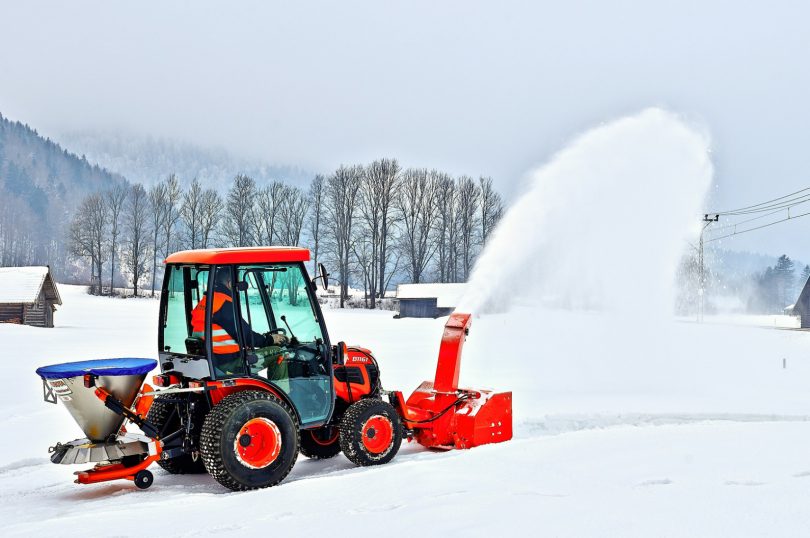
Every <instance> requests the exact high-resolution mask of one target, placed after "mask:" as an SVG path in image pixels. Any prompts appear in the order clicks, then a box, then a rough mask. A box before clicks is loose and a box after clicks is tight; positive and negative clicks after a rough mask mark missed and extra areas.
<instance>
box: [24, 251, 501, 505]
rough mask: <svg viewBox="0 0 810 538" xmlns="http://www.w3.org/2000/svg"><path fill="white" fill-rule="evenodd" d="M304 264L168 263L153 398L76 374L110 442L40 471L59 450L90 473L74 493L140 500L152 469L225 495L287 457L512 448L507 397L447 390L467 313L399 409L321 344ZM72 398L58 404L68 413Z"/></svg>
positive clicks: (275, 258) (356, 357)
mask: <svg viewBox="0 0 810 538" xmlns="http://www.w3.org/2000/svg"><path fill="white" fill-rule="evenodd" d="M308 260H309V251H308V250H307V249H304V248H292V247H257V248H239V249H211V250H192V251H185V252H178V253H175V254H172V255H171V256H169V257H168V258H167V259H166V262H165V263H166V270H165V276H164V280H163V288H162V293H161V299H160V320H159V325H158V362H159V364H160V371H161V373H160V374H158V375H155V376H154V384H155V385H157V387H156V388H154V389H153V388H152V387H150V386H149V385H144V386H143V387H142V388H141V390H140V392H139V396H138V397H137V398H135V399H133V398H134V396H133V397H129V396H123V395H122V394H123V393H122V392H121V391H120V389H119V388H117V386H116V382H115V379H116V378H115V377H114V376H113V375H105V373H107V372H112V370H98V369H93V368H86V369H84V370H82V371H83V372H85V374H84V379H83V386H84V387H85V388H87V389H92V390H93V392H94V395H95V398H92V399H93V400H94V401H95V402H96V405H98V404H99V403H100V402H103V404H104V406H103V407H104V412H105V413H107V414H110V413H113V414H115V415H117V416H120V417H122V418H121V422H119V429H118V430H116V431H115V435H114V436H113V435H109V436H108V437H107V438H105V439H93V438H92V437H91V435H90V434H89V433H88V439H84V440H80V441H76V442H73V443H72V444H70V443H68V444H65V445H61V444H59V445H57V446H56V447H54V449H53V452H54V456H52V460H54V461H55V462H57V463H64V460H65V456H66V455H67V454H70V453H71V452H70V451H71V450H72V451H73V452H77V451H78V450H79V448H76V447H84V449H86V451H87V454H89V455H88V456H87V457H86V458H85V461H96V462H98V463H99V464H98V465H97V466H96V467H95V468H93V469H91V470H89V471H84V472H80V473H77V474H78V480H77V482H80V483H91V482H99V481H104V480H111V479H117V478H128V479H131V480H135V483H136V484H137V485H138V486H139V487H148V486H149V485H150V484H151V483H152V475H151V473H149V471H147V470H146V467H148V466H149V465H150V464H151V463H152V462H154V461H156V462H157V463H158V465H160V466H161V467H163V468H164V469H165V470H167V471H168V472H170V473H203V472H208V473H209V474H210V475H211V476H213V477H214V478H215V479H216V480H217V481H218V482H219V483H221V484H222V485H224V486H225V487H227V488H230V489H232V490H247V489H254V488H263V487H268V486H273V485H275V484H278V483H279V482H281V481H282V480H283V479H284V477H286V476H287V474H288V473H289V472H290V470H291V469H292V467H293V465H294V463H295V461H296V458H297V456H298V453H299V452H300V453H301V454H303V455H305V456H307V457H309V458H316V459H320V458H331V457H333V456H336V455H337V454H339V453H340V452H343V453H344V454H345V456H346V457H347V458H348V459H349V460H350V461H352V462H353V463H355V464H357V465H379V464H383V463H387V462H388V461H390V460H391V459H392V458H393V457H394V456H395V455H396V454H397V451H398V450H399V447H400V444H401V442H402V439H403V438H407V439H409V440H411V439H415V440H416V441H418V442H419V443H421V444H422V445H425V446H427V447H436V448H470V447H474V446H477V445H482V444H486V443H494V442H501V441H506V440H509V439H511V437H512V410H511V393H497V394H496V393H492V392H489V391H484V390H470V389H460V388H459V387H458V376H459V367H460V358H461V350H462V345H463V343H464V339H465V336H466V335H467V334H468V332H469V326H470V315H469V314H458V313H457V314H453V315H451V316H450V318H449V319H448V321H447V324H446V326H445V329H444V335H443V336H442V343H441V347H440V351H439V362H438V367H437V370H436V376H435V381H434V382H425V383H423V384H422V385H421V386H420V387H419V388H418V389H417V390H416V391H415V392H414V393H413V394H412V395H411V396H410V398H408V399H407V401H406V400H405V399H404V398H403V395H402V393H401V392H399V391H387V390H385V389H383V385H382V383H381V380H380V369H379V365H378V363H377V361H376V359H375V358H374V356H373V355H372V354H371V352H370V351H369V350H368V349H365V348H362V347H357V346H348V345H346V344H344V343H343V342H340V341H339V342H333V341H332V340H331V339H330V335H329V333H328V332H327V328H326V325H325V324H324V318H323V314H322V313H321V308H320V305H319V303H318V301H317V297H316V290H317V286H316V283H317V281H319V280H320V281H321V282H322V283H323V285H324V287H325V286H326V282H327V277H328V275H327V273H326V271H325V269H324V268H323V266H322V265H321V266H319V274H318V275H317V276H316V277H315V278H314V279H310V277H309V276H308V274H307V270H306V267H305V264H304V262H306V261H308ZM49 368H50V367H49ZM41 370H42V369H41ZM62 371H67V370H62ZM120 371H121V372H124V370H120ZM133 371H134V370H133ZM133 371H128V372H129V373H132V372H133ZM74 373H75V372H74ZM124 373H126V372H124ZM40 375H43V374H40ZM60 375H61V374H60ZM65 375H66V374H65ZM51 377H53V376H51ZM139 379H140V380H142V379H143V377H140V378H139ZM43 380H44V381H43V382H44V383H45V387H46V388H45V390H46V392H47V390H48V387H49V386H50V387H51V388H52V389H57V387H58V388H59V390H66V389H64V387H62V386H61V385H58V382H59V380H56V381H54V380H53V379H45V375H43ZM140 380H139V381H137V382H136V386H137V384H140V382H141V381H140ZM61 381H62V384H63V385H64V384H66V383H68V384H69V381H70V380H69V379H62V380H61ZM46 382H47V383H46ZM119 384H120V382H119ZM74 390H79V389H74ZM116 390H118V391H119V392H118V393H116ZM59 394H61V393H59ZM77 396H80V395H74V397H73V398H72V400H71V401H70V402H66V405H68V403H70V404H72V405H74V406H77V405H78V404H77V403H76V402H78V401H79V398H77ZM68 399H71V397H68ZM54 400H55V397H54ZM63 400H64V398H63ZM82 405H84V404H82ZM69 409H71V413H73V414H74V417H75V418H76V419H77V421H79V422H80V424H82V427H83V428H84V429H85V432H86V433H87V432H88V428H87V427H85V425H84V424H83V423H82V421H80V420H79V417H78V416H77V414H78V415H83V416H84V417H85V418H86V417H87V416H91V413H90V412H89V411H87V410H86V409H85V410H80V411H79V412H78V413H77V412H74V411H73V409H72V408H71V407H70V406H69ZM124 418H127V419H129V420H130V421H131V422H133V423H134V424H136V425H138V426H139V427H140V428H141V430H142V431H143V432H144V434H145V437H140V438H138V440H137V442H138V443H140V445H137V446H139V447H141V448H140V449H138V448H129V449H126V447H127V446H130V445H131V444H132V443H135V442H136V441H133V439H134V438H133V437H132V435H131V434H130V435H129V437H126V436H127V435H128V434H126V430H125V427H124V426H121V425H120V424H121V423H123V419H124ZM85 422H88V421H87V420H85ZM89 422H93V421H92V420H91V421H89ZM83 442H86V443H84V444H82V443H83ZM112 445H115V448H116V450H118V452H120V453H121V454H122V455H121V456H120V457H117V456H116V457H104V456H99V457H101V458H104V459H103V460H99V459H98V458H96V459H94V458H93V457H92V454H94V452H93V449H98V448H99V447H101V448H104V449H105V451H106V453H107V454H109V453H111V452H112V451H111V450H110V448H112ZM88 447H89V448H88ZM127 450H128V451H127ZM118 452H115V454H118ZM82 458H83V456H81V455H78V456H76V455H71V456H70V457H69V458H68V460H71V461H77V462H81V461H79V460H81V459H82ZM57 460H59V461H57Z"/></svg>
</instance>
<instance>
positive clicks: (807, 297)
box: [790, 280, 810, 329]
mask: <svg viewBox="0 0 810 538" xmlns="http://www.w3.org/2000/svg"><path fill="white" fill-rule="evenodd" d="M790 313H791V314H792V315H794V316H799V318H800V319H801V328H802V329H808V328H810V280H808V281H807V282H806V283H805V284H804V288H802V292H801V293H800V294H799V298H798V299H797V300H796V304H794V305H793V308H792V309H791V312H790Z"/></svg>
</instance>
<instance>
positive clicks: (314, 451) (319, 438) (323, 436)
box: [301, 426, 340, 460]
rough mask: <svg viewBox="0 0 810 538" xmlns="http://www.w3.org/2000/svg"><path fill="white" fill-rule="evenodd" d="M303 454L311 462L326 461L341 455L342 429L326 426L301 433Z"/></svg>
mask: <svg viewBox="0 0 810 538" xmlns="http://www.w3.org/2000/svg"><path fill="white" fill-rule="evenodd" d="M301 454H303V455H304V456H306V457H308V458H309V459H311V460H326V459H329V458H334V457H335V456H337V455H338V454H340V428H338V427H337V426H324V427H322V428H316V429H314V430H304V431H302V432H301Z"/></svg>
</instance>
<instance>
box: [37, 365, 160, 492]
mask: <svg viewBox="0 0 810 538" xmlns="http://www.w3.org/2000/svg"><path fill="white" fill-rule="evenodd" d="M155 366H157V361H154V360H152V359H131V358H130V359H102V360H93V361H81V362H68V363H63V364H54V365H51V366H43V367H42V368H38V369H37V374H38V375H39V376H40V377H41V378H42V389H43V397H44V399H45V401H46V402H49V403H53V404H55V403H56V402H57V399H59V400H61V401H62V403H63V404H64V405H65V407H66V408H67V410H68V411H69V412H70V414H71V416H73V419H74V420H75V421H76V423H77V424H78V425H79V427H80V428H81V429H82V431H83V432H84V434H85V436H86V437H85V438H84V439H77V440H75V441H71V442H69V443H64V444H63V443H57V444H56V446H54V447H51V449H50V452H51V461H52V462H53V463H58V464H65V465H67V464H73V463H90V462H93V463H99V465H97V466H96V467H95V468H93V469H90V470H88V471H80V472H77V473H76V475H77V476H78V478H77V480H76V482H78V483H82V484H89V483H93V482H102V481H106V480H113V479H117V478H126V479H129V480H134V481H135V483H136V485H138V487H141V488H143V487H148V486H149V485H150V484H151V483H152V474H151V473H150V472H149V471H146V470H145V469H146V467H148V466H149V465H150V464H151V463H152V462H153V461H155V460H156V459H157V457H158V454H159V452H160V448H159V444H158V443H156V442H155V440H154V439H152V438H150V437H146V436H143V435H133V434H128V433H126V430H125V429H124V428H123V423H124V420H125V419H127V418H130V419H131V420H133V421H134V422H136V423H137V422H142V421H141V417H140V416H139V415H138V412H137V411H136V412H133V411H131V410H130V408H131V407H132V406H133V404H136V409H139V410H140V412H141V413H143V415H145V412H146V410H147V409H148V407H149V404H150V403H151V399H150V398H149V397H146V398H141V397H140V395H139V391H140V390H141V385H142V384H143V381H144V378H145V377H146V374H147V373H148V372H149V371H150V370H152V369H154V368H155ZM144 387H145V388H146V389H147V390H151V388H150V387H149V385H144ZM136 400H138V402H136ZM145 429H146V430H148V429H149V428H145ZM150 433H154V432H150ZM102 462H118V463H115V464H110V463H106V464H105V463H102Z"/></svg>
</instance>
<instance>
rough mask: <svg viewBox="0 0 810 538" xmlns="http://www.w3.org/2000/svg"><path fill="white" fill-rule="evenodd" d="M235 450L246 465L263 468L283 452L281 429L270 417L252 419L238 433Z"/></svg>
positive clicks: (241, 461) (238, 457) (234, 445)
mask: <svg viewBox="0 0 810 538" xmlns="http://www.w3.org/2000/svg"><path fill="white" fill-rule="evenodd" d="M233 450H234V452H235V453H236V459H238V460H239V462H240V463H241V464H242V465H244V466H245V467H250V468H251V469H262V468H264V467H267V466H268V465H270V464H271V463H273V462H274V461H276V458H277V457H278V455H279V453H280V452H281V431H280V430H279V429H278V426H276V423H275V422H273V421H272V420H270V419H267V418H264V417H259V418H253V419H250V420H248V421H247V422H245V425H244V426H242V428H241V429H240V430H239V433H238V434H237V435H236V439H235V440H234V442H233Z"/></svg>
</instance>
